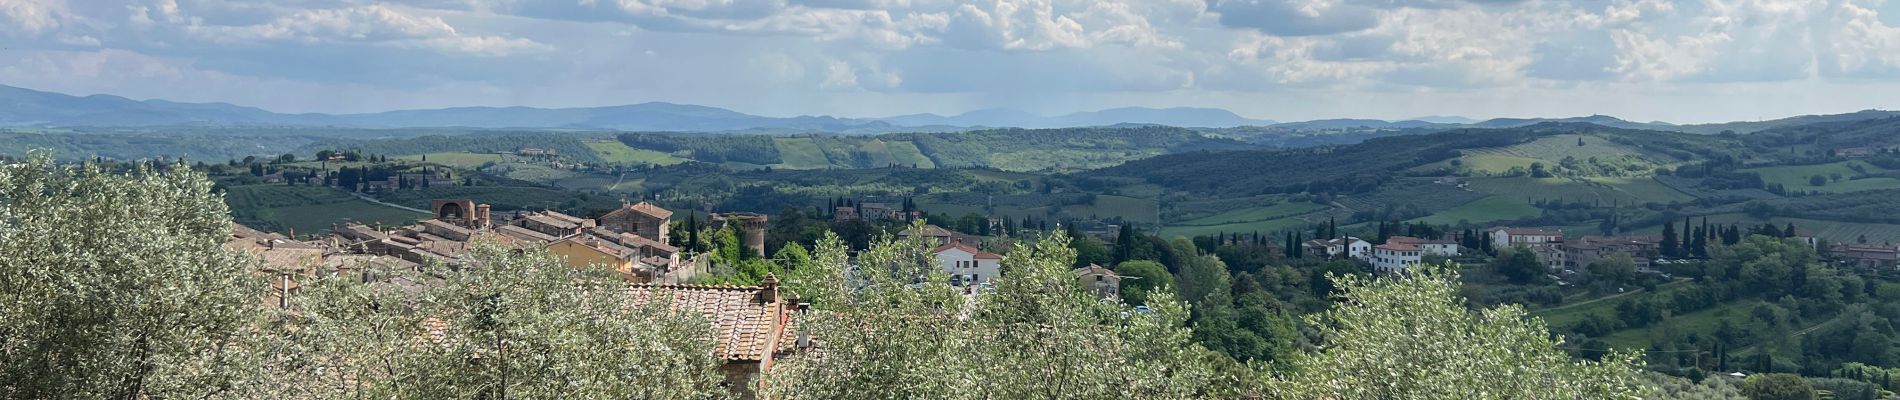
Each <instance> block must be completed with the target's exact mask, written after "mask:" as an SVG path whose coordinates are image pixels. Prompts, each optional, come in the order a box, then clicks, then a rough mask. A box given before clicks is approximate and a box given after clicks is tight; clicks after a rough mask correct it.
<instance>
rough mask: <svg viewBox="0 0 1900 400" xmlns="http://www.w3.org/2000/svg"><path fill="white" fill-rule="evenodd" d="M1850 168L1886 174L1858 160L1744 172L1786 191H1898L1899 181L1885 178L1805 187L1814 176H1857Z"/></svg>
mask: <svg viewBox="0 0 1900 400" xmlns="http://www.w3.org/2000/svg"><path fill="white" fill-rule="evenodd" d="M1850 165H1858V166H1860V167H1861V169H1864V170H1866V171H1867V172H1868V173H1880V172H1883V171H1885V170H1883V169H1881V168H1880V167H1876V166H1873V165H1871V164H1868V163H1866V162H1864V161H1859V160H1854V161H1842V162H1837V163H1829V164H1815V165H1792V166H1783V167H1763V168H1752V169H1747V170H1746V171H1749V172H1754V173H1757V174H1761V179H1762V181H1763V182H1765V183H1770V184H1774V183H1779V184H1781V185H1782V186H1786V187H1787V188H1788V190H1803V191H1818V192H1829V193H1842V192H1857V191H1862V190H1876V189H1893V188H1900V179H1894V178H1886V177H1877V178H1866V179H1845V178H1843V179H1841V180H1840V181H1838V182H1834V181H1829V182H1828V183H1827V184H1826V185H1823V186H1811V185H1808V178H1809V177H1812V176H1815V175H1821V176H1829V175H1832V174H1840V175H1841V176H1842V177H1852V176H1854V175H1858V174H1860V173H1859V172H1855V171H1854V169H1853V168H1852V167H1849V166H1850Z"/></svg>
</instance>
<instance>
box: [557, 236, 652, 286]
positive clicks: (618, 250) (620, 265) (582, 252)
mask: <svg viewBox="0 0 1900 400" xmlns="http://www.w3.org/2000/svg"><path fill="white" fill-rule="evenodd" d="M548 252H549V253H553V254H554V255H555V256H556V257H560V258H561V259H562V260H565V261H566V262H567V265H568V266H570V267H574V268H585V267H597V266H608V267H612V268H613V269H614V271H615V272H619V273H621V274H622V275H624V276H625V277H626V278H627V279H628V280H630V281H633V282H635V283H645V282H648V281H651V280H653V274H652V272H651V271H645V269H646V268H640V267H639V266H638V265H636V262H635V261H637V260H638V259H639V258H640V255H639V253H638V252H635V251H634V250H633V249H630V248H627V247H626V246H621V245H619V244H615V243H613V242H610V241H607V240H602V239H600V238H597V237H594V236H593V235H576V236H572V237H568V238H566V239H561V240H557V241H554V243H549V244H548Z"/></svg>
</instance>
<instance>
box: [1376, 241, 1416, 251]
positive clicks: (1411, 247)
mask: <svg viewBox="0 0 1900 400" xmlns="http://www.w3.org/2000/svg"><path fill="white" fill-rule="evenodd" d="M1375 248H1378V249H1381V250H1388V251H1418V245H1415V244H1408V243H1386V244H1382V245H1378V246H1375Z"/></svg>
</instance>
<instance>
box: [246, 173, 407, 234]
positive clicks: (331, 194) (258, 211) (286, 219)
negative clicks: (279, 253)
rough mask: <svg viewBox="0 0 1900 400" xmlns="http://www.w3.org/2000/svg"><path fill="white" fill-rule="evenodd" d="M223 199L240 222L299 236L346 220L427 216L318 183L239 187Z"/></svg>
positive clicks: (398, 221)
mask: <svg viewBox="0 0 1900 400" xmlns="http://www.w3.org/2000/svg"><path fill="white" fill-rule="evenodd" d="M224 201H225V203H226V204H227V205H229V206H230V207H231V214H232V217H233V218H234V219H236V220H238V222H239V223H243V224H246V225H251V226H252V227H253V228H258V229H265V230H273V231H278V232H289V231H291V230H295V231H296V232H297V233H298V234H299V235H304V234H315V233H319V232H324V231H328V230H329V229H330V227H331V225H332V224H337V223H342V222H346V221H358V222H363V223H381V224H385V225H403V224H408V223H411V222H414V221H416V220H419V219H422V218H427V217H428V214H423V213H417V212H412V211H407V210H402V209H398V208H394V207H388V206H383V205H378V204H375V203H370V202H367V201H363V200H362V199H358V198H356V197H354V196H350V195H349V194H347V193H344V192H343V191H340V190H336V189H332V188H327V187H321V186H285V185H278V184H271V185H249V186H238V187H233V188H230V189H229V190H226V191H225V197H224ZM424 207H427V205H426V204H424Z"/></svg>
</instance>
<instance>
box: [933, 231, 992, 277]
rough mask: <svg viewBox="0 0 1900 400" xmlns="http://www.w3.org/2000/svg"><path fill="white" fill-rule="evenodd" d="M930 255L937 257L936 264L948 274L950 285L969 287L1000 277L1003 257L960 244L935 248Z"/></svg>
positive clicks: (955, 243)
mask: <svg viewBox="0 0 1900 400" xmlns="http://www.w3.org/2000/svg"><path fill="white" fill-rule="evenodd" d="M931 252H932V253H936V255H937V263H938V264H939V265H941V266H942V267H943V272H944V273H946V274H950V278H951V282H952V283H959V284H963V285H971V284H976V283H982V282H989V281H991V280H995V279H996V277H997V276H1001V275H1002V268H1001V267H999V265H1000V263H1001V262H1002V261H1003V256H1002V255H998V254H996V253H991V252H987V251H983V250H981V249H978V248H976V247H972V246H970V245H967V244H963V243H962V242H950V243H945V244H943V245H941V246H937V249H936V250H932V251H931Z"/></svg>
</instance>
